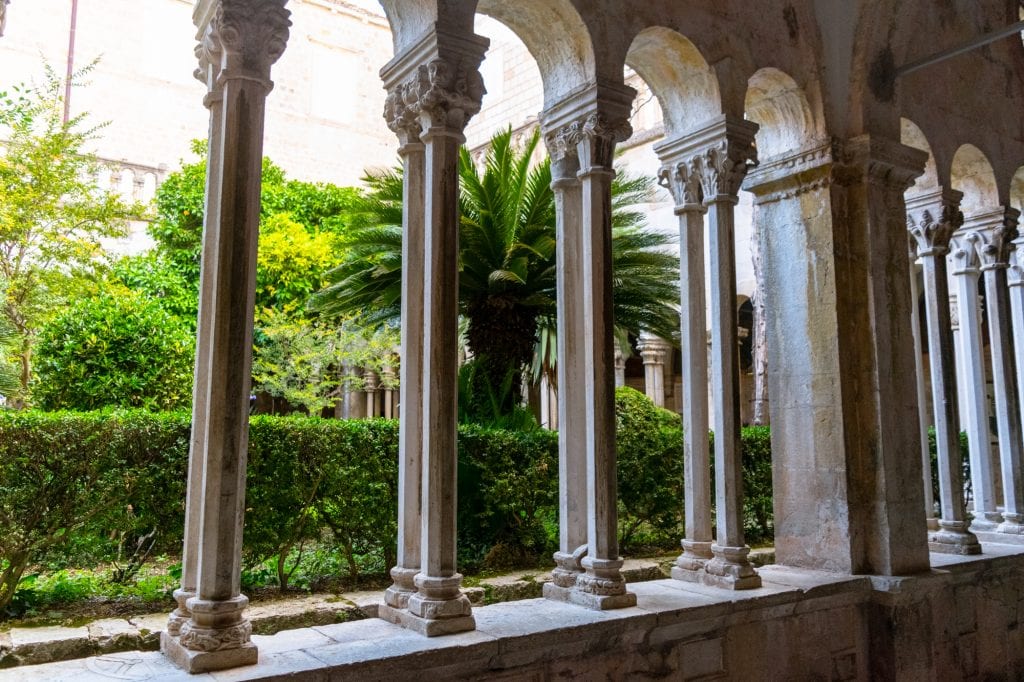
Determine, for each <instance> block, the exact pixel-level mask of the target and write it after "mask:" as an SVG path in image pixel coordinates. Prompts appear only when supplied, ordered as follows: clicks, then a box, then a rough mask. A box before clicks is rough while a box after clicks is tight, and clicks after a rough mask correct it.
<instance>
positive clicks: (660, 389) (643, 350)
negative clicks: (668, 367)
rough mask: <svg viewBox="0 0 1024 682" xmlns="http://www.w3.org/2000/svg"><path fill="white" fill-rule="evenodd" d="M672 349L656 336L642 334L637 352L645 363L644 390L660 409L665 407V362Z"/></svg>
mask: <svg viewBox="0 0 1024 682" xmlns="http://www.w3.org/2000/svg"><path fill="white" fill-rule="evenodd" d="M671 349H672V346H670V345H669V344H668V343H666V342H665V341H663V340H662V339H659V338H658V337H656V336H651V335H647V334H641V336H640V343H639V345H638V346H637V350H639V351H640V357H641V358H643V361H644V390H645V393H646V394H647V397H648V398H650V399H651V400H652V401H653V402H654V404H655V405H657V406H658V407H665V360H666V358H667V357H668V353H669V351H670V350H671Z"/></svg>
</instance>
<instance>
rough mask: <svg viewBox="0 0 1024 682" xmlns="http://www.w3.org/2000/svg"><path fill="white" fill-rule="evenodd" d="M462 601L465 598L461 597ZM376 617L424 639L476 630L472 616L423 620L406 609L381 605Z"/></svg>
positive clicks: (467, 601)
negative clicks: (417, 634)
mask: <svg viewBox="0 0 1024 682" xmlns="http://www.w3.org/2000/svg"><path fill="white" fill-rule="evenodd" d="M463 599H466V598H465V597H463ZM466 605H467V606H468V605H469V600H468V599H466ZM377 617H378V618H380V619H382V620H386V621H387V622H389V623H394V624H395V625H399V626H401V627H403V628H405V629H406V630H411V631H412V632H416V633H419V634H421V635H423V636H424V637H438V636H441V635H454V634H456V633H459V632H469V631H470V630H475V629H476V619H475V618H474V617H473V616H472V614H470V615H464V616H454V617H450V618H424V617H422V616H417V615H416V614H414V613H410V612H409V611H408V610H406V609H396V608H394V607H393V606H388V605H387V604H381V605H380V610H379V611H378V612H377Z"/></svg>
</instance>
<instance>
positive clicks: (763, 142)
mask: <svg viewBox="0 0 1024 682" xmlns="http://www.w3.org/2000/svg"><path fill="white" fill-rule="evenodd" d="M744 110H745V111H746V116H747V118H748V119H749V120H751V121H753V122H754V123H757V124H758V125H759V126H760V127H761V128H760V130H758V132H757V150H758V156H759V157H761V159H769V158H772V157H775V156H780V155H783V154H786V153H789V152H793V151H796V150H798V149H802V148H804V147H806V146H808V145H809V144H810V143H812V142H813V141H814V140H816V139H817V138H818V137H819V136H818V134H817V129H816V126H815V123H814V115H813V114H812V113H811V106H810V104H809V103H808V101H807V95H806V94H805V93H804V91H803V89H802V88H801V87H800V86H799V85H797V83H796V81H794V80H793V78H792V77H791V76H789V75H788V74H786V73H784V72H783V71H780V70H779V69H776V68H772V67H765V68H762V69H758V70H757V71H755V72H754V74H753V75H752V76H751V77H750V79H749V81H748V82H747V94H746V97H745V98H744Z"/></svg>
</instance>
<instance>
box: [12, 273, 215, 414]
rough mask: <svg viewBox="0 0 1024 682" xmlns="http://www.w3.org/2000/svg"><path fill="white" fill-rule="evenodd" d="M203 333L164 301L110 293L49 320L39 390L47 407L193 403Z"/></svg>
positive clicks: (41, 346)
mask: <svg viewBox="0 0 1024 682" xmlns="http://www.w3.org/2000/svg"><path fill="white" fill-rule="evenodd" d="M194 346H195V340H194V338H193V336H192V333H191V330H190V329H188V327H187V326H186V324H185V323H184V322H182V321H181V320H180V319H178V318H176V317H174V316H173V315H171V314H170V313H168V312H166V311H165V310H164V309H163V308H162V307H161V306H160V304H159V303H157V302H153V301H146V300H145V299H143V298H141V297H139V296H136V295H133V294H126V295H119V296H115V295H113V294H109V293H104V294H100V295H98V296H96V297H94V298H90V299H85V300H83V301H80V302H78V303H76V304H74V305H73V306H71V307H70V308H68V310H67V311H65V312H64V313H62V314H61V315H58V316H57V317H56V318H55V319H54V320H52V321H51V322H49V323H47V324H46V326H44V327H43V329H42V331H41V332H40V336H39V343H38V345H37V347H36V351H35V353H36V372H37V379H36V382H35V384H34V385H33V388H32V395H33V397H34V399H35V400H36V401H37V402H38V404H39V406H40V407H42V408H44V409H75V410H94V409H98V408H102V407H142V408H146V409H150V410H167V409H174V408H180V407H184V406H187V405H188V404H189V402H190V401H191V397H192V396H191V392H192V357H193V349H194Z"/></svg>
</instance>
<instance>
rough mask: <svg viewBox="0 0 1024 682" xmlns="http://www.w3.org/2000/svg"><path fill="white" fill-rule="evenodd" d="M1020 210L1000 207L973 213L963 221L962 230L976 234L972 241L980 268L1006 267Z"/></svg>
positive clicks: (1008, 262) (1015, 234) (1015, 235)
mask: <svg viewBox="0 0 1024 682" xmlns="http://www.w3.org/2000/svg"><path fill="white" fill-rule="evenodd" d="M1019 218H1020V211H1018V210H1017V209H1014V208H1009V207H1001V208H998V209H996V210H995V211H991V212H988V213H982V214H977V215H973V216H971V217H970V218H968V219H967V220H965V221H964V228H963V229H964V231H965V232H967V231H969V232H971V233H972V234H973V235H976V236H975V238H974V242H975V244H976V247H977V249H978V256H979V258H980V259H981V269H982V270H991V269H998V268H1006V267H1008V266H1009V264H1010V252H1011V250H1012V249H1013V246H1014V240H1015V239H1017V236H1018V232H1017V221H1018V219H1019Z"/></svg>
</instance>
